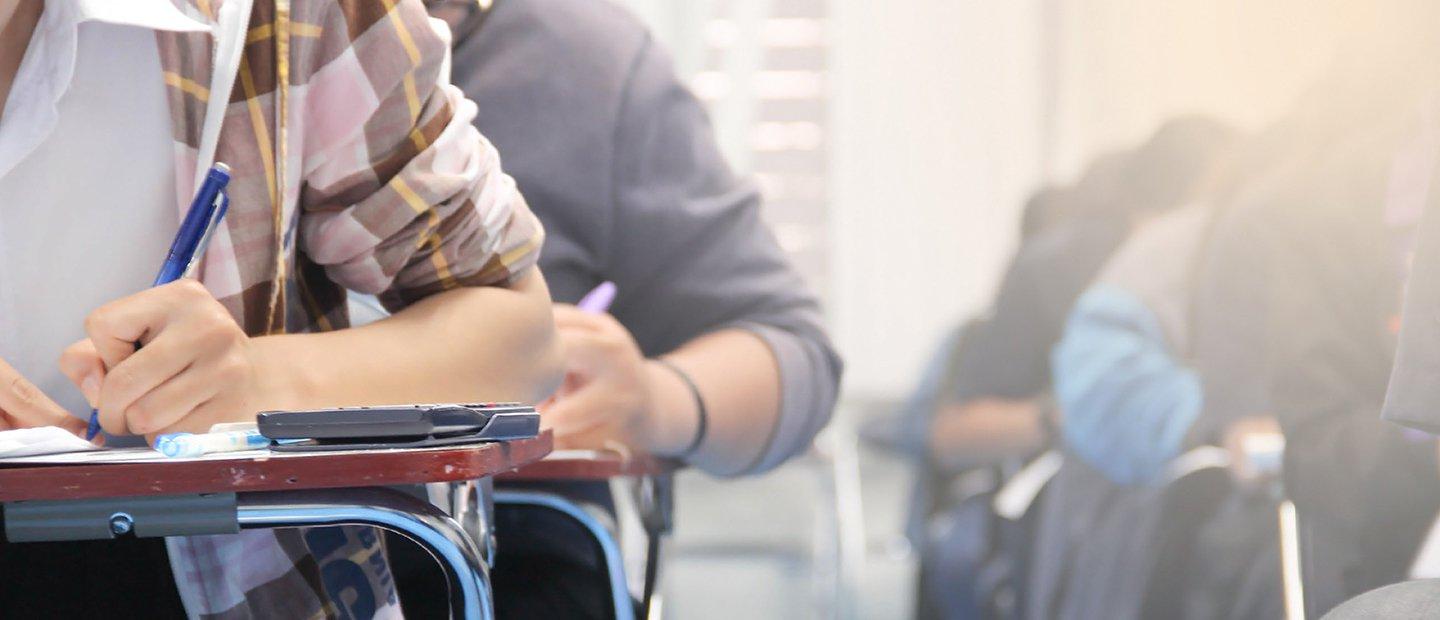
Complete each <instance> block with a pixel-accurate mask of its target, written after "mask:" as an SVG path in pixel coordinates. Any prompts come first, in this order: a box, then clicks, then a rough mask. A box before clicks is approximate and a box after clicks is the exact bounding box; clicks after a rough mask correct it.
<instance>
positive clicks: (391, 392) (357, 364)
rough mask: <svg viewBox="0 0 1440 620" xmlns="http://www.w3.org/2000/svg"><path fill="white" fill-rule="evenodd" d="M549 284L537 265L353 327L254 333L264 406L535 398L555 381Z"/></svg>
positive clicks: (556, 357) (556, 365)
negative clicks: (505, 281) (505, 282)
mask: <svg viewBox="0 0 1440 620" xmlns="http://www.w3.org/2000/svg"><path fill="white" fill-rule="evenodd" d="M549 297H550V296H549V292H548V290H547V289H546V287H545V281H544V278H543V277H542V276H541V275H540V274H539V272H538V271H534V272H532V273H531V274H529V275H526V276H524V277H523V278H521V279H520V280H519V281H517V282H516V283H515V284H514V285H513V286H511V287H509V288H501V287H474V288H460V289H454V290H451V291H447V292H444V293H440V294H437V295H434V296H432V297H429V298H426V299H424V300H421V301H419V302H416V303H415V304H414V305H411V306H410V307H408V308H406V309H404V310H402V311H400V312H397V313H395V314H394V315H392V316H390V317H388V318H386V319H383V320H380V321H377V322H375V323H371V324H369V325H365V326H363V327H357V328H353V329H345V330H337V331H332V332H324V333H315V334H293V335H282V336H269V337H262V338H256V339H254V341H253V344H254V346H255V347H256V348H257V350H258V353H259V355H261V357H262V359H263V360H264V366H265V367H266V368H269V369H271V370H272V371H271V372H266V373H265V376H263V377H262V378H261V384H262V387H263V390H262V391H263V392H266V393H269V394H271V395H272V398H273V400H274V401H276V402H274V403H273V404H269V405H268V407H269V408H279V407H284V408H312V407H328V406H340V405H367V404H370V405H373V404H387V403H407V402H463V401H487V400H488V401H500V400H516V401H523V402H534V401H536V400H539V399H541V398H543V397H544V396H546V395H548V394H549V393H550V392H551V391H552V390H553V389H554V387H555V385H556V384H557V383H558V382H559V379H560V372H561V363H560V353H559V349H558V346H557V344H556V341H555V328H554V322H553V320H552V319H551V314H550V298H549Z"/></svg>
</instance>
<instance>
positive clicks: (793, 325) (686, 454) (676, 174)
mask: <svg viewBox="0 0 1440 620" xmlns="http://www.w3.org/2000/svg"><path fill="white" fill-rule="evenodd" d="M480 4H486V3H480ZM431 13H432V15H435V16H437V17H440V18H441V19H444V20H445V21H446V22H447V23H449V24H450V26H451V29H452V31H453V36H454V40H453V42H452V43H453V47H454V52H455V56H454V65H453V77H454V82H455V84H456V85H457V86H459V87H460V88H461V89H463V90H464V91H465V93H466V94H467V95H468V96H469V97H471V98H472V99H474V100H475V101H476V103H477V104H478V105H479V110H480V111H479V114H478V116H477V117H476V120H475V125H476V126H477V127H478V128H480V130H481V131H483V132H485V135H486V136H487V137H488V138H489V139H490V140H492V141H493V142H494V144H495V146H496V147H497V148H498V149H499V150H500V153H501V157H502V158H503V159H504V161H505V166H506V170H507V171H509V172H510V174H511V175H512V176H513V177H514V178H515V179H516V182H517V183H518V184H519V187H520V190H521V193H522V194H524V196H525V197H526V199H527V201H528V202H529V203H530V206H531V208H532V209H534V211H535V213H536V214H537V215H538V216H539V217H540V219H541V221H542V222H543V223H544V224H545V227H546V231H547V238H546V245H545V252H544V254H543V255H542V257H541V259H540V264H541V268H542V269H543V271H544V273H545V276H546V279H547V280H548V281H549V283H550V290H551V293H552V294H553V296H554V298H555V299H556V300H557V301H560V302H567V303H574V302H575V301H576V300H578V299H580V298H581V297H582V296H583V295H584V294H585V293H586V292H587V291H589V290H590V289H591V288H593V287H595V286H596V285H598V284H599V283H601V282H604V281H607V280H608V281H613V282H615V283H616V285H617V286H618V291H619V292H618V295H617V297H616V299H615V303H614V306H613V307H612V308H611V310H610V313H609V314H589V313H585V312H582V311H578V310H576V309H575V308H574V307H572V306H569V305H566V304H558V305H557V306H556V309H555V311H556V319H557V323H558V325H559V328H560V332H561V337H562V341H563V345H564V347H565V351H566V355H567V358H568V361H569V364H568V371H569V378H568V380H567V381H566V384H567V385H566V387H565V388H564V389H562V391H561V393H560V395H559V397H558V398H557V399H556V400H555V401H554V402H553V403H552V404H550V405H549V406H548V407H547V408H546V410H545V412H544V416H545V420H546V422H547V424H549V425H550V426H552V427H553V428H554V429H555V432H556V439H557V442H558V443H559V444H560V445H561V446H566V447H601V446H603V445H605V444H606V443H607V442H611V441H619V442H621V443H624V444H626V445H628V446H630V447H632V448H636V449H640V450H642V451H646V452H650V453H655V454H659V455H662V456H675V457H681V458H683V459H684V460H685V461H686V462H687V463H689V464H690V465H692V466H695V467H698V468H701V469H703V470H705V471H708V472H711V473H715V474H721V475H735V474H745V473H755V472H761V471H765V470H768V469H770V468H773V467H775V466H776V465H779V464H780V463H782V462H784V461H785V460H786V459H788V458H790V457H792V456H794V455H796V454H799V453H801V452H803V451H804V450H806V449H807V448H808V447H809V445H810V442H811V440H812V439H813V438H814V436H815V434H816V433H818V432H819V431H820V430H821V429H822V428H823V427H824V426H825V424H826V423H827V422H828V421H829V419H830V414H831V410H832V409H833V407H834V404H835V398H836V393H837V390H838V384H839V380H840V373H841V362H840V359H839V357H838V356H837V355H836V353H835V351H834V349H833V348H832V346H831V344H830V342H829V340H828V338H827V337H826V335H825V332H824V329H823V328H822V326H821V317H820V311H819V306H818V304H817V302H816V298H815V297H814V295H813V294H811V292H810V291H809V290H808V289H807V287H806V285H805V282H804V281H803V280H802V279H801V277H800V275H799V274H798V273H797V272H796V271H795V269H794V268H793V266H792V265H791V264H790V262H789V261H788V260H787V259H786V257H785V255H784V253H783V252H782V250H781V248H780V247H779V245H778V244H777V243H776V241H775V238H774V236H773V235H772V234H771V232H770V230H769V228H768V227H767V226H766V225H765V223H764V221H763V220H762V219H761V202H762V199H761V196H760V193H759V191H758V189H757V187H756V186H755V184H754V183H753V182H751V181H750V180H748V179H745V178H741V177H738V176H737V175H735V174H734V173H733V172H732V171H731V170H730V168H729V166H728V165H727V163H726V162H725V160H724V158H723V157H722V155H721V153H720V151H719V149H718V148H717V147H716V144H715V140H714V136H713V132H712V129H711V126H710V124H709V120H708V119H707V117H706V114H705V111H704V109H703V108H702V106H701V104H700V102H699V101H698V100H697V99H696V98H695V96H694V95H693V94H692V93H691V92H690V91H689V89H688V88H686V86H685V84H684V83H683V82H682V81H681V79H680V78H679V76H677V75H676V72H675V69H674V67H672V65H671V63H670V60H669V57H668V56H667V54H666V53H665V51H664V50H663V49H662V48H661V47H660V46H659V45H658V43H657V42H656V41H655V40H654V38H653V37H652V35H651V34H650V32H649V31H648V30H646V28H645V27H644V25H643V24H641V23H640V21H639V20H638V19H636V17H635V16H634V15H632V14H631V13H629V12H627V11H626V10H624V9H622V8H621V7H619V6H617V5H615V4H613V3H611V2H608V1H603V0H602V1H596V0H502V1H500V2H495V3H493V4H489V5H488V8H477V3H476V2H474V1H473V0H463V1H461V0H437V1H432V2H431ZM687 381H688V382H693V385H694V386H695V388H696V390H697V391H698V402H697V395H696V394H695V393H694V391H692V390H691V389H690V386H689V385H687ZM702 406H703V409H704V412H703V413H704V415H705V417H706V418H707V420H706V421H705V427H706V428H705V430H704V432H703V435H704V436H703V437H700V436H699V435H700V434H701V432H700V431H701V429H700V419H699V418H700V416H701V414H702V412H701V411H700V408H701V407H702ZM697 442H698V443H697Z"/></svg>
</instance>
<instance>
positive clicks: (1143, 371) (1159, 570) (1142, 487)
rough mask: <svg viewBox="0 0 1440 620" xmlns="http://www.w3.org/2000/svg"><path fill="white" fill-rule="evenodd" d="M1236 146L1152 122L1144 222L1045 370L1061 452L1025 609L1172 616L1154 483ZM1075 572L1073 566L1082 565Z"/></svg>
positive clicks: (1184, 404) (1194, 395)
mask: <svg viewBox="0 0 1440 620" xmlns="http://www.w3.org/2000/svg"><path fill="white" fill-rule="evenodd" d="M1235 142H1236V136H1235V134H1234V132H1232V131H1231V130H1229V129H1228V128H1226V127H1224V126H1222V125H1220V124H1219V123H1217V122H1215V121H1213V120H1209V119H1204V118H1185V119H1180V120H1176V121H1171V122H1170V123H1167V124H1166V125H1164V126H1162V127H1161V128H1160V129H1159V130H1158V131H1157V132H1156V137H1155V138H1154V139H1153V140H1152V142H1151V144H1152V145H1153V148H1152V149H1149V152H1148V156H1147V157H1144V158H1143V159H1142V160H1141V161H1140V162H1138V163H1137V165H1136V166H1135V169H1134V171H1133V172H1134V174H1135V175H1136V176H1135V177H1134V179H1133V181H1132V182H1131V184H1130V187H1131V188H1132V194H1131V196H1129V199H1131V200H1137V201H1139V203H1140V204H1144V205H1149V206H1151V208H1152V209H1153V210H1152V211H1151V213H1153V214H1154V215H1153V216H1152V217H1148V218H1145V219H1144V220H1142V221H1141V222H1140V223H1139V225H1138V227H1137V229H1136V230H1135V232H1134V233H1133V234H1132V235H1131V236H1130V238H1129V239H1128V240H1127V241H1126V242H1125V244H1124V245H1123V246H1121V248H1120V249H1119V250H1118V251H1117V252H1116V254H1115V256H1114V257H1113V258H1112V259H1111V260H1110V261H1109V262H1108V263H1107V264H1106V266H1105V268H1104V270H1103V271H1102V272H1101V274H1100V276H1099V277H1098V278H1097V280H1096V282H1095V283H1094V284H1092V285H1091V286H1090V288H1089V289H1087V290H1086V291H1085V293H1084V294H1083V295H1082V296H1081V297H1080V299H1079V300H1078V301H1077V302H1076V304H1075V307H1074V308H1073V309H1072V310H1071V312H1070V315H1069V319H1068V320H1067V322H1066V325H1065V331H1064V334H1063V336H1062V337H1061V339H1060V342H1059V343H1058V344H1057V345H1056V347H1055V350H1054V353H1053V358H1052V365H1053V366H1052V370H1053V373H1054V386H1055V387H1054V391H1055V402H1056V408H1057V411H1058V416H1059V428H1060V436H1061V438H1062V440H1063V445H1064V448H1065V450H1066V451H1067V452H1068V453H1070V454H1071V455H1073V456H1072V457H1071V458H1067V459H1066V461H1065V462H1064V464H1063V465H1062V466H1061V467H1060V471H1059V473H1058V474H1057V475H1056V477H1055V478H1054V479H1053V480H1051V482H1050V485H1049V488H1048V489H1047V491H1046V493H1047V496H1046V500H1045V503H1044V505H1043V506H1042V507H1041V516H1040V523H1039V527H1038V530H1037V534H1036V536H1037V540H1036V542H1035V556H1034V560H1033V561H1032V566H1033V571H1034V572H1033V573H1032V575H1031V576H1030V577H1031V579H1030V580H1029V581H1028V582H1027V587H1028V589H1029V591H1028V592H1027V601H1028V603H1029V605H1028V607H1027V609H1026V616H1027V617H1035V618H1047V617H1086V618H1091V617H1096V618H1098V617H1114V618H1125V617H1142V616H1150V615H1157V614H1158V615H1173V613H1171V611H1170V610H1168V609H1167V610H1165V612H1163V613H1162V612H1161V611H1159V610H1158V609H1156V608H1155V607H1154V605H1156V604H1165V603H1167V602H1169V601H1171V600H1174V598H1173V597H1169V596H1164V597H1161V598H1160V599H1156V600H1147V599H1149V598H1151V597H1150V595H1149V593H1150V592H1153V591H1156V589H1157V588H1159V587H1163V586H1166V584H1163V583H1162V581H1163V580H1165V579H1169V580H1170V581H1172V582H1176V581H1178V579H1176V578H1175V576H1174V575H1168V574H1167V571H1166V570H1165V569H1167V568H1168V564H1169V563H1170V562H1169V560H1171V559H1172V558H1170V557H1166V556H1163V555H1162V554H1161V550H1162V549H1166V548H1168V545H1169V543H1168V541H1167V540H1166V538H1167V536H1168V535H1167V531H1168V530H1169V529H1170V528H1171V527H1172V526H1173V525H1174V524H1175V523H1172V522H1173V521H1175V519H1176V517H1183V516H1184V515H1176V514H1173V513H1174V512H1175V511H1170V510H1167V508H1168V502H1166V498H1165V491H1164V488H1163V487H1164V485H1165V484H1166V482H1168V481H1169V480H1171V479H1173V478H1176V477H1178V476H1179V475H1181V474H1179V473H1176V472H1175V470H1174V467H1172V463H1173V462H1174V461H1175V459H1176V458H1177V457H1178V456H1179V455H1180V454H1181V453H1182V452H1183V451H1184V450H1185V449H1186V448H1187V446H1186V444H1185V436H1186V434H1187V430H1188V427H1189V424H1190V422H1191V421H1193V420H1194V418H1195V416H1196V415H1197V414H1198V411H1199V407H1200V402H1201V399H1200V384H1199V379H1198V377H1196V375H1195V373H1194V371H1193V370H1192V369H1191V368H1189V366H1188V365H1187V364H1186V361H1185V355H1186V353H1187V351H1188V350H1189V309H1190V294H1189V293H1190V284H1191V280H1190V278H1191V275H1192V272H1193V266H1194V263H1195V260H1196V257H1197V255H1198V252H1199V248H1200V247H1201V246H1202V242H1203V239H1204V236H1205V233H1206V231H1207V230H1208V228H1209V222H1210V220H1211V218H1212V216H1213V214H1214V211H1215V197H1214V187H1215V183H1216V179H1217V176H1218V174H1219V171H1220V170H1222V169H1223V168H1224V167H1225V163H1226V162H1227V160H1228V158H1229V154H1230V152H1231V151H1232V150H1233V146H1234V144H1235ZM1082 567H1083V568H1082Z"/></svg>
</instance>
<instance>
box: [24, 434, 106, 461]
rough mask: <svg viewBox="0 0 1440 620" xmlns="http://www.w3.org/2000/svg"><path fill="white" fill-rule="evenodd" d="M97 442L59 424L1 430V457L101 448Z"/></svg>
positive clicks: (63, 452) (86, 450)
mask: <svg viewBox="0 0 1440 620" xmlns="http://www.w3.org/2000/svg"><path fill="white" fill-rule="evenodd" d="M99 449H100V448H99V447H97V446H96V445H95V444H92V443H90V442H88V441H85V440H84V439H81V438H79V437H76V436H75V435H73V434H71V433H70V431H67V430H65V429H63V428H60V427H58V426H41V427H37V428H21V429H16V430H13V431H0V458H14V457H21V456H39V455H44V454H67V453H72V452H89V451H92V450H99Z"/></svg>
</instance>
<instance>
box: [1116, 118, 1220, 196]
mask: <svg viewBox="0 0 1440 620" xmlns="http://www.w3.org/2000/svg"><path fill="white" fill-rule="evenodd" d="M1236 137H1237V134H1236V132H1235V130H1233V129H1231V128H1230V127H1229V126H1228V125H1225V124H1224V123H1221V122H1220V121H1217V120H1215V119H1212V118H1208V117H1203V116H1184V117H1180V118H1176V119H1174V120H1171V121H1168V122H1166V123H1165V124H1163V125H1161V126H1160V128H1159V129H1156V130H1155V133H1154V134H1153V135H1151V136H1150V139H1149V140H1146V141H1145V143H1144V144H1142V145H1140V147H1139V148H1138V149H1136V150H1135V152H1134V154H1133V155H1132V156H1131V158H1130V162H1129V165H1128V166H1127V169H1126V171H1125V174H1124V179H1123V181H1122V184H1123V186H1124V192H1125V199H1124V202H1125V203H1127V204H1126V207H1127V210H1128V211H1129V212H1131V213H1145V212H1154V211H1163V210H1167V209H1172V208H1175V207H1179V206H1183V205H1184V204H1185V203H1187V202H1190V201H1191V200H1194V199H1195V198H1196V196H1198V195H1199V194H1201V193H1203V191H1204V190H1205V189H1206V187H1207V185H1208V184H1209V183H1211V182H1213V181H1214V179H1215V175H1216V172H1217V170H1219V168H1220V165H1221V162H1222V161H1224V155H1225V153H1227V152H1228V151H1229V150H1230V149H1231V147H1232V146H1233V145H1234V143H1235V140H1236Z"/></svg>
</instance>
